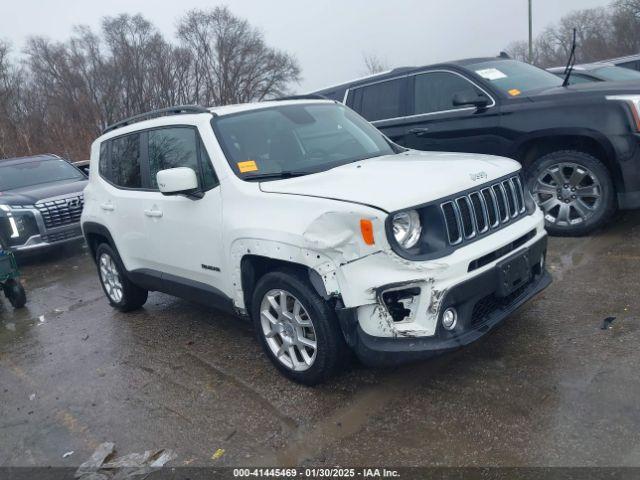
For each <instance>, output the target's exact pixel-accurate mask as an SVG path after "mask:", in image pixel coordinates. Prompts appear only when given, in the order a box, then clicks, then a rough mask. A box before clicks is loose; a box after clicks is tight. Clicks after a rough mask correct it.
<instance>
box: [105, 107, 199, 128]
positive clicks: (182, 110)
mask: <svg viewBox="0 0 640 480" xmlns="http://www.w3.org/2000/svg"><path fill="white" fill-rule="evenodd" d="M187 113H211V112H210V111H209V109H207V108H205V107H202V106H200V105H176V106H175V107H167V108H161V109H159V110H152V111H151V112H146V113H140V114H138V115H134V116H132V117H128V118H125V119H124V120H120V121H119V122H116V123H113V124H111V125H108V126H107V128H105V129H104V130H103V131H102V133H103V134H105V133H107V132H110V131H112V130H115V129H116V128H120V127H124V126H125V125H131V124H132V123H136V122H141V121H143V120H151V119H152V118H157V117H164V116H167V115H182V114H187Z"/></svg>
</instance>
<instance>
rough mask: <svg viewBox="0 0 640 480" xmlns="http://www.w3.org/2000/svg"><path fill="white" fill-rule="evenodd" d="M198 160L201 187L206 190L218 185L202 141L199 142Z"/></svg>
mask: <svg viewBox="0 0 640 480" xmlns="http://www.w3.org/2000/svg"><path fill="white" fill-rule="evenodd" d="M200 161H201V162H202V189H203V190H205V191H207V190H211V189H212V188H214V187H216V186H218V184H219V182H218V177H217V175H216V172H215V171H214V170H213V165H212V164H211V159H209V155H208V154H207V149H206V148H204V145H202V142H200Z"/></svg>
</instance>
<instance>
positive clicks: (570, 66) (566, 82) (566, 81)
mask: <svg viewBox="0 0 640 480" xmlns="http://www.w3.org/2000/svg"><path fill="white" fill-rule="evenodd" d="M576 31H577V30H576V29H575V28H574V29H573V41H572V42H571V53H570V54H569V60H568V61H567V66H566V67H565V68H564V81H563V82H562V86H563V87H566V86H567V85H569V78H571V72H573V65H574V64H575V63H576Z"/></svg>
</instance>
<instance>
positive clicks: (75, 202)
mask: <svg viewBox="0 0 640 480" xmlns="http://www.w3.org/2000/svg"><path fill="white" fill-rule="evenodd" d="M79 206H80V199H79V198H70V199H68V200H67V207H69V208H77V207H79Z"/></svg>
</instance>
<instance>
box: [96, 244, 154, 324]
mask: <svg viewBox="0 0 640 480" xmlns="http://www.w3.org/2000/svg"><path fill="white" fill-rule="evenodd" d="M96 265H97V266H98V276H99V277H100V285H102V289H103V290H104V293H105V295H106V296H107V299H108V300H109V303H110V304H111V306H112V307H114V308H117V309H118V310H120V311H122V312H129V311H131V310H135V309H137V308H140V307H141V306H142V305H144V304H145V302H146V301H147V296H148V294H149V292H148V291H147V290H145V289H143V288H140V287H138V286H137V285H134V284H133V283H131V281H129V279H128V278H127V277H126V275H125V274H124V271H125V270H124V267H123V266H122V263H121V262H120V258H119V257H118V255H117V254H116V253H115V251H114V250H113V249H112V248H111V247H110V246H109V245H107V244H106V243H102V244H100V246H99V247H98V248H97V249H96Z"/></svg>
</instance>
